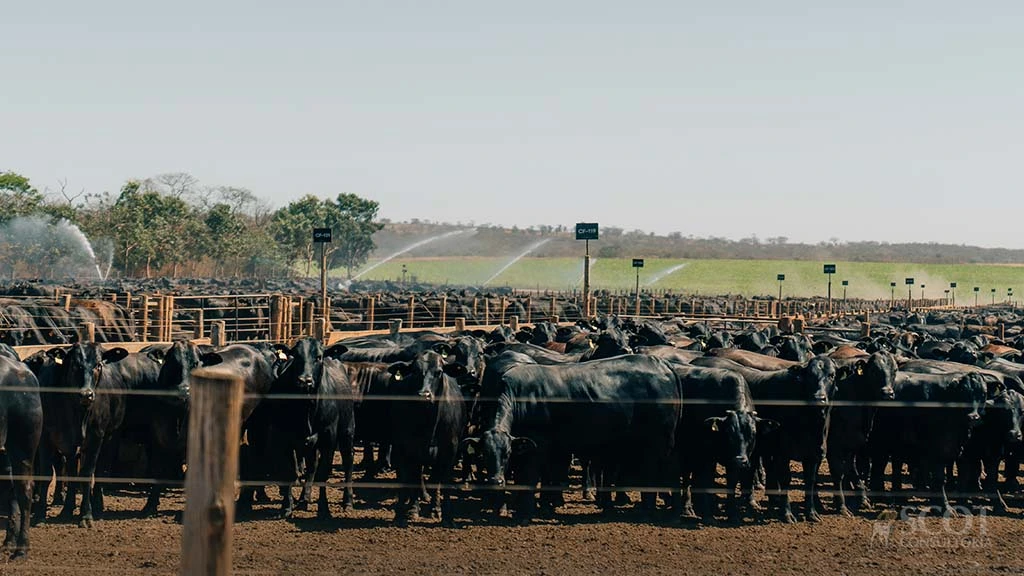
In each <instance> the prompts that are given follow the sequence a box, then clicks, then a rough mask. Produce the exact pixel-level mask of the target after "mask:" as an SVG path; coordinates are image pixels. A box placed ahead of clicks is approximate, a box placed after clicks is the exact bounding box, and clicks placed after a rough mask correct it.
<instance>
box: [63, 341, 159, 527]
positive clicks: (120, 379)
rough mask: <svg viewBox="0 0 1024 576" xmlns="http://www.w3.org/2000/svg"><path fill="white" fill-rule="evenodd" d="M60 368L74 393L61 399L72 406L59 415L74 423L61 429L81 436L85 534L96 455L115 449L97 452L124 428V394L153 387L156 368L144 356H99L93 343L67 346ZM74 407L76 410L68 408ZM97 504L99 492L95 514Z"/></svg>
mask: <svg viewBox="0 0 1024 576" xmlns="http://www.w3.org/2000/svg"><path fill="white" fill-rule="evenodd" d="M63 363H64V370H63V376H64V379H63V383H64V386H65V387H67V388H74V389H77V390H78V393H77V394H70V395H68V394H66V395H64V396H65V398H64V399H63V401H64V402H65V403H70V404H72V406H71V407H70V408H71V410H66V411H63V412H61V414H62V415H67V414H68V413H71V414H73V415H74V419H73V420H72V421H65V422H62V423H61V425H62V426H68V427H75V428H76V429H77V430H80V431H81V432H80V433H81V437H80V438H81V454H80V467H79V476H80V477H81V478H83V480H82V481H81V482H80V483H79V489H78V491H79V492H80V493H81V494H82V507H81V510H80V513H79V525H80V526H82V527H83V528H91V527H92V525H93V498H90V497H89V495H90V493H91V484H92V480H93V477H94V475H95V473H96V469H97V466H98V465H99V463H100V456H101V452H103V453H104V454H105V456H106V457H108V458H112V457H113V455H114V450H113V448H114V447H116V443H115V444H114V445H113V446H111V447H110V448H111V449H108V450H106V451H105V452H104V451H103V448H104V445H105V444H107V443H108V442H111V441H116V440H117V437H118V434H119V432H120V431H121V430H122V428H123V426H124V424H125V415H126V413H127V409H128V404H129V399H130V397H131V396H130V394H131V393H132V392H133V391H135V390H138V389H143V388H146V389H152V388H153V387H155V385H156V384H155V383H156V380H157V377H158V375H159V374H160V365H159V364H158V363H157V362H156V361H155V360H153V359H152V358H151V357H150V356H148V355H146V354H129V353H128V352H127V351H126V350H125V349H124V348H112V349H110V350H106V351H104V350H103V349H101V348H100V347H99V345H97V344H94V343H76V344H74V345H72V346H71V348H69V349H68V350H67V352H66V354H65V358H64V359H63ZM74 403H77V404H78V406H77V407H75V406H73V404H74ZM72 434H73V433H72ZM71 454H73V452H72V453H71ZM69 458H70V455H69ZM104 469H110V466H109V465H106V466H104ZM73 488H74V484H71V485H69V489H68V496H67V499H66V501H65V503H64V511H63V514H65V515H70V513H71V512H72V511H73V509H74V500H75V499H74V493H73ZM102 500H103V496H102V490H98V494H97V507H98V510H97V513H99V512H101V511H102Z"/></svg>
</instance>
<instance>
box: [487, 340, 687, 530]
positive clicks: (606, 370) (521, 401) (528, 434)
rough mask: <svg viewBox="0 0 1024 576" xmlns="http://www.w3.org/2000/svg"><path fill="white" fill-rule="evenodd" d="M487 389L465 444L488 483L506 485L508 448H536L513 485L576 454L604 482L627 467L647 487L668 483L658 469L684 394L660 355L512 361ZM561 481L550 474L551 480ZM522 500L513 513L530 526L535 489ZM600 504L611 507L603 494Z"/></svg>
mask: <svg viewBox="0 0 1024 576" xmlns="http://www.w3.org/2000/svg"><path fill="white" fill-rule="evenodd" d="M484 386H485V387H484V390H483V392H482V396H484V397H486V398H488V400H489V402H488V404H487V405H486V406H485V408H484V414H483V415H482V419H481V420H482V426H481V428H482V429H483V433H482V435H481V436H480V438H472V439H469V440H468V441H467V448H471V449H473V450H474V451H475V450H479V451H480V453H481V464H482V466H483V468H484V469H485V470H484V474H485V478H486V480H485V482H487V483H488V484H490V485H492V486H495V487H500V486H504V484H505V481H506V476H507V474H508V470H509V459H510V456H512V454H513V452H515V453H518V454H520V455H525V453H526V452H533V454H531V457H530V458H529V462H528V464H529V465H527V466H523V467H521V473H522V475H521V478H517V484H520V485H522V486H526V487H532V486H534V485H536V483H537V481H538V479H539V477H540V473H541V469H542V468H543V469H548V470H552V471H555V472H559V473H561V474H562V475H564V474H565V470H566V468H567V467H566V466H565V464H567V463H568V456H569V455H570V454H575V455H576V456H577V457H579V458H580V460H581V461H587V460H589V461H591V462H593V463H594V465H595V468H596V469H597V470H599V471H603V472H604V473H605V479H606V483H607V484H609V485H610V484H613V483H614V482H615V481H616V480H617V479H618V477H619V473H620V472H621V471H623V470H626V469H629V470H632V471H635V473H636V476H637V478H638V479H639V480H640V481H641V482H647V484H646V485H647V486H659V485H660V486H662V487H664V486H667V485H668V482H667V481H666V480H665V479H664V478H659V473H660V472H664V471H665V470H667V469H668V468H666V466H665V464H666V462H667V461H668V457H669V455H670V453H671V451H672V449H673V447H674V445H675V438H676V428H677V426H678V423H679V417H680V413H681V410H682V406H681V401H682V391H681V385H680V383H679V379H678V377H677V376H676V375H675V373H674V372H673V371H672V369H671V368H670V367H669V364H668V363H667V362H665V361H664V360H661V359H658V358H652V357H649V356H642V355H628V356H622V357H618V358H610V359H605V360H596V361H593V362H586V363H579V364H568V365H553V366H544V365H539V364H517V363H513V364H512V365H511V366H510V367H508V368H507V370H505V371H504V372H503V373H501V374H500V376H499V378H497V382H496V389H490V387H489V386H488V382H487V380H486V379H485V382H484ZM492 398H493V400H491V399H492ZM636 446H643V450H636V449H635V447H636ZM520 480H521V481H520ZM559 480H560V479H559V478H557V477H553V479H552V484H554V485H560V482H559ZM659 481H660V483H659ZM654 496H655V493H654V492H653V491H645V492H644V495H643V497H644V504H645V508H647V509H650V508H653V504H654ZM520 498H521V500H520V505H519V506H518V507H517V513H518V514H520V515H521V518H520V522H523V523H527V522H529V521H530V519H531V518H532V515H533V511H534V508H535V506H536V504H535V500H534V494H533V491H532V490H530V489H529V488H527V489H525V490H523V491H522V492H521V493H520ZM601 503H602V505H603V506H604V507H608V506H610V497H609V495H608V493H607V492H605V493H602V501H601Z"/></svg>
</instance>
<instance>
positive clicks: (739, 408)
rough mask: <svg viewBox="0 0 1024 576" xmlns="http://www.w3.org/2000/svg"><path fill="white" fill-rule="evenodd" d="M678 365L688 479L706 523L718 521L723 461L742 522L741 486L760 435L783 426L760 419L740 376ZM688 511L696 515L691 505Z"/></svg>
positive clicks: (733, 511)
mask: <svg viewBox="0 0 1024 576" xmlns="http://www.w3.org/2000/svg"><path fill="white" fill-rule="evenodd" d="M672 369H673V370H674V371H675V373H676V375H677V376H678V377H679V381H680V383H681V384H682V391H683V398H684V401H683V403H684V410H683V414H682V420H681V422H680V425H679V429H678V432H677V434H676V450H677V451H678V454H679V461H680V468H681V471H682V474H683V483H684V485H688V484H690V483H691V482H692V489H691V492H693V493H694V494H696V496H697V497H696V498H694V500H696V502H697V511H698V513H699V514H700V516H701V518H703V519H704V520H705V521H710V520H712V519H713V515H714V510H713V507H712V502H713V500H712V497H713V496H712V489H713V487H714V480H715V464H716V463H721V464H722V465H723V466H725V469H726V481H727V488H728V492H727V495H728V505H727V510H728V514H729V518H730V520H732V521H738V520H739V506H738V505H737V502H736V492H735V490H736V488H737V487H738V485H739V483H740V480H741V477H742V475H743V474H745V473H747V472H748V471H749V470H750V464H751V461H752V460H753V458H754V449H755V446H756V437H757V433H758V431H760V432H761V433H767V432H769V431H770V430H773V429H775V428H777V424H776V423H775V422H773V421H771V420H762V419H760V418H758V417H757V412H756V411H755V410H754V401H753V398H752V397H751V395H750V388H749V386H747V381H746V380H744V379H743V376H741V375H740V374H737V373H736V372H732V371H729V370H721V369H718V368H698V367H694V366H688V365H683V364H678V363H676V364H673V365H672ZM684 490H685V486H684ZM686 513H687V515H691V516H692V515H693V511H692V509H691V508H690V505H689V503H688V504H687V506H686Z"/></svg>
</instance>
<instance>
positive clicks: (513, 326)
mask: <svg viewBox="0 0 1024 576" xmlns="http://www.w3.org/2000/svg"><path fill="white" fill-rule="evenodd" d="M508 327H509V329H510V330H512V333H513V334H514V333H516V332H519V316H516V315H514V314H513V315H512V316H509V317H508Z"/></svg>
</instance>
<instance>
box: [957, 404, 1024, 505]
mask: <svg viewBox="0 0 1024 576" xmlns="http://www.w3.org/2000/svg"><path fill="white" fill-rule="evenodd" d="M1022 420H1024V396H1022V395H1021V394H1019V393H1017V391H1015V390H1005V391H1003V392H1002V393H1000V394H998V395H996V397H995V398H993V399H992V400H990V401H989V402H988V405H987V406H986V408H985V417H984V418H982V420H981V423H980V424H978V425H977V426H976V427H975V428H974V430H972V431H971V438H970V440H968V441H967V445H966V446H964V450H963V454H962V455H961V456H960V459H959V460H958V461H957V474H958V480H959V484H960V490H961V492H962V493H964V494H968V495H976V494H979V491H980V494H981V497H982V499H983V500H984V501H986V502H985V503H987V504H991V505H992V506H993V508H994V510H995V511H997V512H1006V502H1005V501H1004V500H1003V497H1002V494H1000V490H999V483H998V479H999V462H1000V461H1001V460H1003V458H1005V457H1006V456H1007V455H1008V454H1009V453H1010V451H1011V450H1013V449H1015V448H1017V447H1018V446H1020V444H1021V425H1022ZM983 467H984V470H985V479H984V480H981V471H982V468H983ZM1013 471H1014V472H1015V471H1016V470H1013ZM1007 472H1010V470H1009V467H1008V468H1007ZM1007 476H1009V473H1007Z"/></svg>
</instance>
